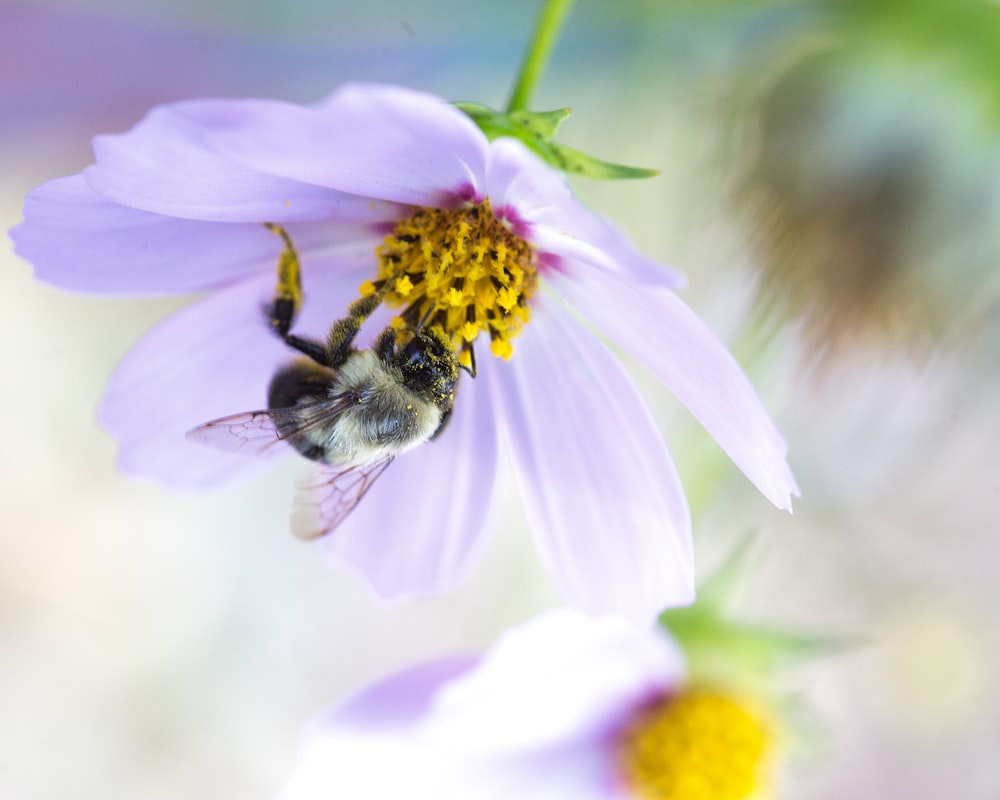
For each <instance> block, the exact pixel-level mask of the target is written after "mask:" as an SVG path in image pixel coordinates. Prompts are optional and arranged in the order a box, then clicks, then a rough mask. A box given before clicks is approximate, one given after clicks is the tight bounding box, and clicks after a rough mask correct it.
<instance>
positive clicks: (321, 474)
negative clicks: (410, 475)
mask: <svg viewBox="0 0 1000 800" xmlns="http://www.w3.org/2000/svg"><path fill="white" fill-rule="evenodd" d="M392 459H393V456H385V457H384V458H381V459H379V460H378V461H372V462H370V463H368V464H360V465H356V466H352V467H346V468H345V467H322V468H320V469H319V470H318V471H317V472H316V473H315V474H314V475H313V476H312V477H311V478H310V479H309V480H307V481H304V482H303V483H301V484H299V487H298V493H297V494H296V496H295V503H294V504H293V506H292V533H294V534H295V535H296V536H297V537H298V538H299V539H317V538H319V537H320V536H324V535H326V534H328V533H330V531H332V530H333V529H334V528H336V527H337V526H338V525H339V524H340V523H341V522H343V521H344V519H345V518H346V517H347V515H348V514H350V513H351V511H352V510H353V509H354V507H355V506H356V505H357V504H358V503H359V502H360V501H361V498H362V497H364V496H365V492H367V491H368V490H369V489H370V488H371V485H372V484H373V483H375V479H376V478H377V477H378V476H379V475H381V474H382V472H383V471H384V470H385V468H386V467H388V466H389V464H390V463H391V462H392Z"/></svg>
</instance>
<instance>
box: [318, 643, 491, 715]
mask: <svg viewBox="0 0 1000 800" xmlns="http://www.w3.org/2000/svg"><path fill="white" fill-rule="evenodd" d="M477 660H478V657H475V656H465V657H453V658H447V659H441V660H438V661H431V662H428V663H425V664H419V665H417V666H415V667H410V668H409V669H405V670H402V671H401V672H397V673H394V674H393V675H390V676H389V677H387V678H383V679H382V680H380V681H378V682H376V683H374V684H372V685H371V686H368V687H366V688H365V689H363V690H362V691H360V692H358V693H357V694H356V695H354V696H353V697H351V698H350V699H349V700H348V701H347V702H345V703H344V704H343V705H342V706H340V707H339V708H336V709H334V710H333V711H332V712H330V713H329V714H327V715H325V716H324V717H323V718H322V719H320V720H319V721H318V722H317V723H316V724H315V726H314V728H313V731H312V733H313V735H321V734H322V733H323V731H324V730H329V729H330V728H334V727H345V728H351V729H354V730H361V729H369V730H376V729H379V728H388V729H396V730H399V729H401V728H403V727H406V726H409V725H413V724H415V723H416V722H418V721H419V720H420V718H421V717H423V715H424V714H425V713H426V711H427V709H428V708H429V706H430V704H431V702H432V701H433V698H434V694H435V693H436V692H437V691H438V690H439V689H440V688H441V687H442V686H443V685H445V684H447V683H448V682H449V681H451V680H454V679H455V678H457V677H459V676H460V675H462V674H464V673H465V672H467V671H468V670H469V669H471V668H472V666H473V665H474V664H475V663H476V661H477Z"/></svg>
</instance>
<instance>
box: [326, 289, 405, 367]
mask: <svg viewBox="0 0 1000 800" xmlns="http://www.w3.org/2000/svg"><path fill="white" fill-rule="evenodd" d="M382 294H383V293H382V292H374V293H372V294H369V295H366V296H364V297H362V298H360V299H359V300H355V301H354V302H353V303H351V305H350V306H348V307H347V316H346V317H344V318H343V319H338V320H337V321H336V322H334V323H333V325H332V326H331V327H330V332H329V333H328V334H327V336H326V355H325V358H326V360H325V361H324V362H323V363H324V364H326V366H328V367H332V368H333V369H337V368H338V367H339V366H340V365H341V364H343V363H344V361H346V360H347V357H348V356H349V355H350V354H351V353H352V352H353V351H354V348H353V347H352V346H351V345H352V344H353V342H354V337H355V336H357V335H358V331H359V330H361V326H362V324H363V323H364V321H365V320H366V319H368V317H370V316H371V315H372V312H373V311H375V309H376V308H378V307H379V305H380V304H381V303H382ZM394 336H395V335H394ZM379 338H380V339H381V337H379Z"/></svg>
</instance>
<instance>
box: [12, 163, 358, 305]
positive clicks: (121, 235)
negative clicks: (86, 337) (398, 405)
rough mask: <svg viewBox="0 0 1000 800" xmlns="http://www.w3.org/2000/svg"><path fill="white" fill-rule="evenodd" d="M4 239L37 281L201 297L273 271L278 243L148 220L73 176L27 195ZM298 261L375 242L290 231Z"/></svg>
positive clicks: (242, 231)
mask: <svg viewBox="0 0 1000 800" xmlns="http://www.w3.org/2000/svg"><path fill="white" fill-rule="evenodd" d="M24 217H25V220H24V222H22V223H21V224H20V225H18V226H17V227H16V228H14V229H13V230H12V231H11V234H10V235H11V238H12V239H13V240H14V244H15V249H16V251H17V253H18V254H19V255H21V256H22V257H24V258H25V259H27V260H28V261H30V262H31V263H32V264H33V265H34V267H35V274H36V277H37V278H38V279H39V280H43V281H46V282H48V283H52V284H55V285H57V286H61V287H63V288H66V289H76V290H79V291H88V292H99V293H112V294H114V293H122V294H129V295H136V294H170V293H175V292H189V291H195V290H199V289H207V288H211V287H215V286H219V285H221V284H226V283H230V282H232V281H235V280H240V279H242V278H244V277H246V276H248V275H251V274H253V273H255V272H259V271H260V270H261V269H266V270H267V271H268V272H270V271H271V270H273V269H274V267H273V265H274V264H276V263H277V260H278V255H279V253H280V252H281V243H280V240H279V239H278V238H277V237H276V236H275V235H274V234H273V233H271V232H270V231H268V230H266V229H265V228H264V226H263V225H256V224H254V225H248V224H241V223H220V222H201V221H196V220H182V219H175V218H173V217H165V216H161V215H159V214H150V213H149V212H146V211H138V210H136V209H132V208H127V207H125V206H121V205H118V204H117V203H112V202H109V201H107V200H104V199H102V198H101V197H99V196H98V195H96V194H95V193H94V192H93V191H91V189H89V188H88V187H87V185H86V183H85V182H84V179H83V178H82V177H81V176H79V175H73V176H70V177H68V178H58V179H56V180H54V181H50V182H48V183H46V184H44V185H42V186H39V187H38V188H37V189H35V190H34V191H32V192H31V193H30V194H29V195H28V197H27V199H26V200H25V203H24ZM289 228H290V230H291V231H292V232H293V234H294V238H295V241H296V244H297V246H298V248H299V250H300V253H301V254H303V256H305V255H306V254H308V253H309V252H311V251H316V250H318V249H321V248H323V247H324V246H329V245H330V244H331V240H334V239H339V240H340V241H342V242H352V241H358V242H361V243H363V246H364V247H365V248H366V249H368V250H369V251H371V250H373V249H374V245H375V243H376V241H377V240H376V239H374V238H373V234H372V233H371V231H370V230H369V229H368V228H367V227H364V226H360V225H346V224H342V225H334V224H332V223H300V224H297V225H294V226H289Z"/></svg>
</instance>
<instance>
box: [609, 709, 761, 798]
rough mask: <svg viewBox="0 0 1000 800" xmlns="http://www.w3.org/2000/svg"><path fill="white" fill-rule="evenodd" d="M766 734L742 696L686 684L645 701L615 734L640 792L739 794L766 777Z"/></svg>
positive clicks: (752, 790) (752, 791) (750, 793)
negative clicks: (650, 702) (668, 694)
mask: <svg viewBox="0 0 1000 800" xmlns="http://www.w3.org/2000/svg"><path fill="white" fill-rule="evenodd" d="M771 744H772V742H771V734H770V732H769V730H768V728H767V727H766V726H765V725H764V723H763V721H762V720H761V719H760V718H759V717H758V716H756V715H755V714H754V713H753V712H752V711H751V710H749V708H748V707H746V706H744V705H743V704H742V703H741V702H740V701H738V700H736V699H734V698H732V697H730V696H728V695H725V694H722V693H719V692H714V691H708V690H698V689H691V690H687V691H684V692H681V693H680V694H677V695H674V696H672V697H668V698H666V699H665V700H663V701H660V702H658V703H656V704H655V705H653V706H650V707H647V708H645V709H643V710H642V711H641V712H640V714H639V715H638V716H637V717H636V718H635V719H634V720H633V721H632V723H631V724H630V725H629V727H628V728H627V729H626V731H625V733H624V736H623V737H622V739H621V740H620V745H621V751H620V758H621V761H620V763H621V766H622V768H623V772H624V774H625V777H626V779H627V781H628V783H629V785H630V787H631V788H632V790H633V791H634V793H635V795H636V797H638V798H641V800H744V798H750V797H754V796H756V795H758V793H763V792H764V790H765V787H766V785H767V784H768V781H769V768H770V756H771V753H770V750H771Z"/></svg>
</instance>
